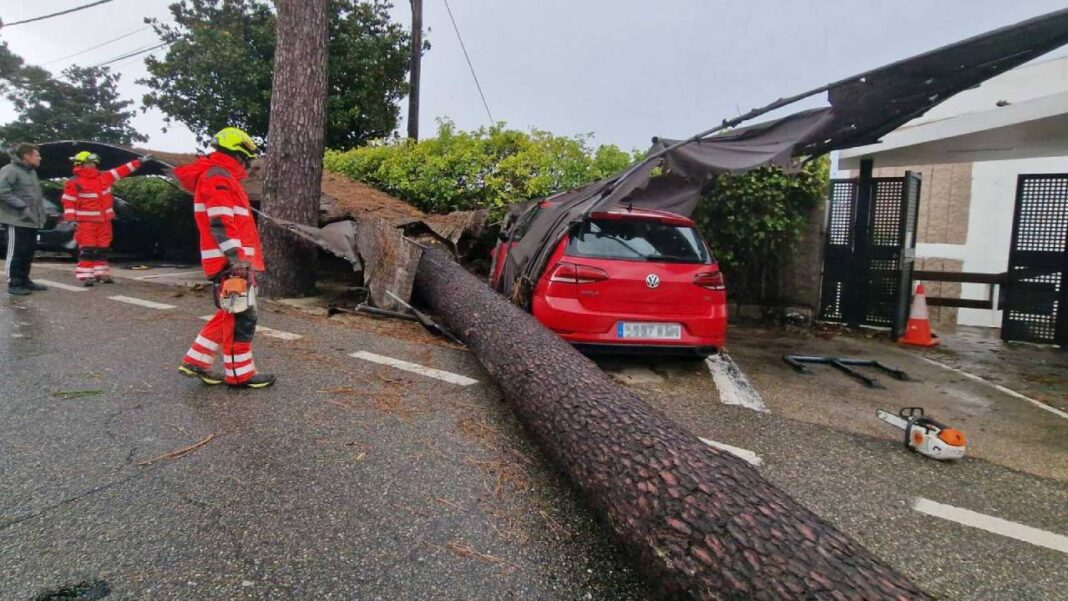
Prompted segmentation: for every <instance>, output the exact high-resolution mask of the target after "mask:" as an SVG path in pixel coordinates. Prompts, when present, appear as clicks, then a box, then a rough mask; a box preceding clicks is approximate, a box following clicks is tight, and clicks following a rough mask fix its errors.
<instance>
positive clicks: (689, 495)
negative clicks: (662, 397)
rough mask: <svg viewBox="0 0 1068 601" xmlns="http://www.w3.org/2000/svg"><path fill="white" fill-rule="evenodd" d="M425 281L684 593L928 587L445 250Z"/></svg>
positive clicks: (592, 499) (588, 492)
mask: <svg viewBox="0 0 1068 601" xmlns="http://www.w3.org/2000/svg"><path fill="white" fill-rule="evenodd" d="M416 291H417V293H418V294H419V295H420V296H421V297H422V298H423V299H424V300H425V302H427V303H428V304H429V305H430V306H431V307H433V309H434V310H435V311H436V312H437V313H438V314H439V315H440V316H441V318H442V320H443V321H444V323H445V324H446V325H447V326H448V327H449V328H450V329H452V331H454V332H455V333H457V334H458V335H459V336H460V338H462V339H463V340H464V341H465V342H466V343H467V344H468V345H469V346H470V348H471V350H472V351H473V352H474V353H475V354H476V355H477V356H478V358H479V360H480V361H481V362H482V364H483V365H484V366H485V367H486V370H487V371H489V373H490V375H491V376H493V378H494V380H495V381H496V382H497V384H498V385H499V386H500V388H501V389H502V390H503V391H504V394H505V397H506V398H507V400H508V402H509V403H510V404H511V406H512V408H513V409H514V410H515V412H516V413H517V414H518V416H519V418H520V420H521V421H522V423H523V424H524V426H525V427H526V428H527V430H528V431H529V432H531V433H532V434H533V435H534V437H535V438H536V439H537V441H538V443H539V445H540V446H541V448H542V449H543V450H544V451H545V452H546V453H547V454H548V455H549V456H550V457H551V458H552V459H553V460H554V461H555V462H556V464H557V465H558V466H559V467H561V468H563V470H564V472H566V473H567V474H568V476H570V478H571V480H572V481H573V482H574V483H575V484H576V485H577V486H578V487H579V489H580V490H581V491H582V492H583V493H584V495H585V497H586V498H587V500H588V502H589V503H590V504H591V505H592V506H593V507H594V509H596V510H597V511H598V512H599V514H600V515H601V517H602V518H603V519H604V521H605V522H606V523H607V525H608V527H609V529H610V530H611V531H612V533H613V534H614V535H615V537H616V538H617V539H618V540H619V541H620V542H621V543H622V545H623V546H624V548H625V549H626V550H627V551H628V552H629V553H631V554H632V555H634V556H635V558H636V559H637V560H638V562H639V568H640V569H641V570H642V571H643V572H645V573H646V574H647V575H649V576H651V577H652V578H653V581H654V582H655V583H656V584H657V585H658V586H659V589H660V591H661V593H662V594H664V595H665V596H666V597H670V598H695V599H739V600H740V599H843V600H844V599H871V600H880V601H881V600H886V599H927V598H928V597H927V596H926V595H925V594H924V593H923V592H922V591H921V590H920V589H919V588H918V587H916V585H914V584H912V583H911V582H909V581H908V580H907V579H906V578H905V577H903V576H901V575H900V574H898V573H896V572H895V571H894V570H892V569H890V568H889V567H887V566H885V565H883V564H882V563H880V562H879V560H877V559H876V558H875V557H874V556H873V555H872V554H871V553H870V552H868V551H867V550H866V549H864V548H863V547H862V546H860V545H859V544H858V543H856V542H854V541H852V540H850V539H849V538H847V537H846V536H845V535H844V534H842V533H841V532H839V531H838V530H837V529H835V528H834V527H833V526H831V525H830V524H828V523H827V522H824V521H823V520H821V519H820V518H819V517H818V516H816V515H815V514H814V513H812V512H811V511H809V510H808V509H805V508H804V507H803V506H801V505H800V504H799V503H797V502H796V501H794V500H793V499H792V498H790V497H789V496H788V495H786V493H784V492H782V491H781V490H779V489H778V488H776V487H775V486H774V485H772V484H771V483H770V482H768V481H767V480H765V479H764V478H763V477H761V476H760V474H758V473H757V471H756V470H755V469H753V468H752V467H751V466H750V465H749V464H747V463H746V462H744V461H742V460H741V459H738V458H737V457H734V456H733V455H730V454H728V453H725V452H722V451H718V450H715V449H711V448H709V447H707V446H706V445H704V444H703V443H702V442H700V441H699V440H698V439H697V438H696V437H695V436H693V435H692V434H690V433H688V432H686V431H685V430H683V429H682V428H681V427H679V426H678V425H677V424H675V423H674V422H672V421H671V420H669V419H667V418H666V417H664V416H663V415H661V414H659V413H657V412H656V411H654V410H653V409H652V408H651V407H649V406H648V405H647V404H646V403H645V402H644V401H642V400H641V398H639V397H638V396H637V395H636V394H634V393H633V392H630V391H628V390H627V389H625V388H623V387H621V386H619V385H618V384H616V383H615V382H614V381H612V380H611V379H610V378H609V377H608V376H607V375H605V374H604V372H603V371H601V370H600V368H598V367H597V366H596V365H595V364H594V363H593V362H592V361H590V360H589V359H587V358H586V357H584V356H582V355H581V354H580V353H578V352H577V351H576V350H574V349H573V348H572V347H571V346H570V345H568V344H567V343H565V342H564V341H563V340H561V339H560V338H559V337H557V336H556V335H555V334H553V333H552V332H550V331H549V330H547V329H546V328H544V327H543V326H542V325H541V324H539V323H538V322H537V321H536V320H535V319H534V318H533V317H532V316H531V315H529V314H527V313H525V312H523V311H522V310H521V309H519V308H517V307H516V306H514V305H512V304H511V303H509V302H508V301H507V300H506V299H504V298H503V297H501V296H500V295H498V294H497V293H495V292H493V291H492V290H491V289H490V288H489V287H488V286H486V285H485V284H484V283H482V282H481V281H479V280H478V279H477V278H476V277H475V276H473V275H471V274H469V273H468V272H467V271H465V270H464V269H463V268H461V267H460V266H459V265H458V264H456V263H455V262H454V261H452V260H451V258H450V257H449V256H448V255H447V254H445V253H443V252H441V251H438V250H427V251H425V252H424V253H423V256H422V259H421V260H420V263H419V268H418V271H417V272H416Z"/></svg>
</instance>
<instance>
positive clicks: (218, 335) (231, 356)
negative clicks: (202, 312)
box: [183, 308, 256, 384]
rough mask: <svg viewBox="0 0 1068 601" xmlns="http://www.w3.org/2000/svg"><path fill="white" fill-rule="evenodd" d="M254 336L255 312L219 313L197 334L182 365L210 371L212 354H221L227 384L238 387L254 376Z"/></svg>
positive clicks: (250, 310) (213, 356)
mask: <svg viewBox="0 0 1068 601" xmlns="http://www.w3.org/2000/svg"><path fill="white" fill-rule="evenodd" d="M255 333H256V310H255V309H254V308H253V309H249V310H248V311H243V312H241V313H227V312H226V311H223V310H222V309H219V311H217V312H216V313H215V316H214V317H212V318H211V321H209V322H208V323H207V325H205V326H204V328H203V329H201V330H200V333H199V334H198V335H197V337H196V340H194V341H193V344H192V345H191V346H190V347H189V351H188V352H186V354H185V358H184V359H183V361H184V362H185V363H188V364H190V365H196V366H197V367H202V368H204V369H211V367H212V365H213V364H214V363H215V354H216V353H218V352H220V351H221V352H222V359H223V371H224V374H223V375H224V377H225V379H226V383H227V384H240V383H242V382H244V381H245V380H248V379H249V378H251V377H252V376H254V375H256V364H255V363H253V362H252V337H253V336H254V335H255Z"/></svg>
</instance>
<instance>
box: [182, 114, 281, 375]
mask: <svg viewBox="0 0 1068 601" xmlns="http://www.w3.org/2000/svg"><path fill="white" fill-rule="evenodd" d="M211 145H212V147H213V148H214V151H213V152H211V153H210V154H208V155H207V156H202V157H198V158H197V160H196V161H195V162H193V163H190V164H188V165H182V166H181V167H178V168H176V169H175V170H174V175H175V177H176V178H177V179H178V181H179V182H180V183H181V184H182V186H183V187H184V188H185V189H186V190H188V191H189V192H191V193H192V194H193V211H194V214H193V217H194V219H195V221H196V224H197V230H198V231H199V233H200V263H201V266H202V267H203V269H204V275H205V276H207V278H208V279H209V280H211V282H212V284H213V289H214V293H215V294H214V296H215V305H216V307H217V308H218V311H217V312H216V313H215V316H214V317H212V319H211V321H209V322H208V323H207V325H205V326H204V328H203V329H202V330H201V331H200V333H199V334H198V335H197V337H196V339H195V340H194V341H193V344H192V345H191V346H190V348H189V351H188V352H187V353H186V354H185V357H184V358H183V359H182V363H181V365H180V366H179V367H178V371H179V372H180V373H182V374H183V375H186V376H190V377H195V378H199V379H200V380H201V381H202V382H204V383H205V384H222V383H223V382H225V383H226V384H228V385H230V386H232V387H240V388H266V387H268V386H271V385H272V384H274V382H275V377H274V376H273V375H271V374H261V373H258V372H257V370H256V365H255V363H254V362H253V360H252V338H253V335H254V334H255V332H256V274H257V273H262V272H263V269H264V265H263V250H262V248H261V247H260V236H259V232H258V231H257V230H256V222H255V221H254V220H253V218H252V206H251V205H250V204H249V200H248V194H246V193H245V189H244V187H242V185H241V180H242V179H244V178H245V176H246V175H247V173H248V171H247V170H248V168H249V166H250V164H251V162H252V160H253V159H254V158H256V151H257V147H256V143H255V142H254V141H253V140H252V138H251V137H250V136H249V135H248V134H247V133H245V132H244V131H242V130H240V129H238V128H236V127H227V128H225V129H223V130H221V131H219V133H217V134H215V136H214V137H213V138H212V141H211ZM219 353H221V354H222V362H223V375H221V376H220V375H218V374H217V373H216V372H214V371H213V370H212V367H213V365H214V362H215V356H216V354H219Z"/></svg>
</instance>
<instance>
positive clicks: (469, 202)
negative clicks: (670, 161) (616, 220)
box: [325, 121, 636, 214]
mask: <svg viewBox="0 0 1068 601" xmlns="http://www.w3.org/2000/svg"><path fill="white" fill-rule="evenodd" d="M635 158H636V157H635V156H634V155H632V154H628V153H626V152H623V151H622V150H620V149H619V148H618V147H616V146H612V145H601V146H597V147H596V148H594V147H593V146H591V144H590V136H588V135H579V136H573V137H568V136H556V135H553V134H551V133H549V132H545V131H541V130H532V131H530V132H524V131H518V130H513V129H505V126H504V124H503V123H502V124H498V125H496V126H494V127H483V128H481V129H479V130H477V131H472V132H464V131H457V130H456V128H455V126H454V125H453V124H452V123H451V122H450V121H441V122H439V124H438V132H437V137H434V138H427V139H423V140H420V141H418V142H412V141H411V140H407V139H405V140H390V141H385V142H378V143H375V144H372V145H370V146H365V147H362V148H356V149H353V150H349V151H345V152H337V151H327V153H326V159H325V168H326V169H327V170H328V171H333V172H336V173H341V174H344V175H347V176H349V177H350V178H352V179H355V180H358V181H361V182H364V183H367V184H370V185H372V186H374V187H376V188H378V189H380V190H383V191H385V192H388V193H390V194H392V195H394V196H396V197H397V198H400V199H402V200H405V201H407V202H409V203H411V204H413V205H415V206H416V207H418V208H419V209H421V210H423V211H426V212H428V213H447V212H450V211H457V210H470V209H482V208H486V209H491V210H492V211H493V212H494V213H496V214H500V213H502V212H503V209H504V207H506V206H508V204H510V203H514V202H519V201H523V200H529V199H532V198H539V197H543V196H548V195H550V194H555V193H557V192H562V191H565V190H568V189H571V188H574V187H576V186H580V185H582V184H585V183H587V182H590V181H593V180H596V179H599V178H602V177H605V176H607V175H611V174H612V173H615V172H617V171H619V170H621V169H623V168H625V167H626V166H627V165H629V164H630V163H631V162H632V161H633V160H634V159H635Z"/></svg>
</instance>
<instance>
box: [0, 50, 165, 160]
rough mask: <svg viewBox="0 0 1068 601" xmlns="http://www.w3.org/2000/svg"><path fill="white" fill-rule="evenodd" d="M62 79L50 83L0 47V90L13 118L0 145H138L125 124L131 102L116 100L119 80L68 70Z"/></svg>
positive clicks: (102, 72) (97, 71) (104, 72)
mask: <svg viewBox="0 0 1068 601" xmlns="http://www.w3.org/2000/svg"><path fill="white" fill-rule="evenodd" d="M62 77H63V78H64V79H65V81H64V80H60V79H53V78H52V74H51V73H49V72H48V71H46V70H45V69H42V68H40V67H35V66H31V65H26V64H25V62H23V60H22V58H20V57H18V56H17V55H15V54H14V53H12V52H11V51H10V50H9V49H8V47H7V44H6V43H4V44H0V78H3V83H4V86H3V87H2V88H0V90H2V91H3V93H4V95H5V96H6V98H7V99H8V100H9V101H11V103H12V105H13V106H14V107H15V110H16V111H17V112H18V113H19V116H18V118H17V119H16V120H15V121H12V122H10V123H7V124H5V125H2V126H0V141H3V142H4V143H5V144H9V145H10V144H14V143H17V142H23V141H36V142H41V141H46V140H69V139H74V140H95V141H98V142H108V143H112V144H127V145H128V144H131V143H133V142H144V141H146V140H148V138H147V137H145V136H144V135H142V134H140V133H138V131H137V130H136V129H134V128H133V127H132V126H131V125H130V118H131V117H133V115H134V110H133V109H132V108H130V105H132V104H133V101H132V100H122V99H121V98H120V97H119V92H118V89H117V87H116V86H117V84H118V81H119V75H118V74H116V73H112V72H111V71H110V69H108V68H107V67H78V66H71V67H68V68H67V69H65V70H64V71H63V74H62Z"/></svg>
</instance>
